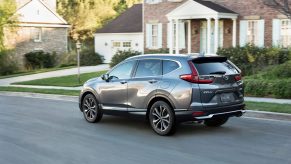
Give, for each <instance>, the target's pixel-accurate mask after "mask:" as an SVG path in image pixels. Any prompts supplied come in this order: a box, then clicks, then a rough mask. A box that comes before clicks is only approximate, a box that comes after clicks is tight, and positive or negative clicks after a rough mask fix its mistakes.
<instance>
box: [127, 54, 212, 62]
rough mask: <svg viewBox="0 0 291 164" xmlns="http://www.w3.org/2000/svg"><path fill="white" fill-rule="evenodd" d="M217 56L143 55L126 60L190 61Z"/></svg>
mask: <svg viewBox="0 0 291 164" xmlns="http://www.w3.org/2000/svg"><path fill="white" fill-rule="evenodd" d="M213 56H217V55H215V54H205V55H203V54H199V53H193V54H143V55H137V56H133V57H130V58H128V59H126V60H141V59H177V60H179V59H186V60H191V59H195V58H199V57H213Z"/></svg>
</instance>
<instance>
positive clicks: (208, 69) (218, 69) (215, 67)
mask: <svg viewBox="0 0 291 164" xmlns="http://www.w3.org/2000/svg"><path fill="white" fill-rule="evenodd" d="M193 63H194V65H195V67H196V69H197V71H198V73H199V75H210V74H226V75H231V74H238V73H239V71H238V70H237V69H236V68H235V67H234V66H233V65H232V64H230V63H228V62H227V61H226V62H215V61H213V62H211V61H210V62H199V63H195V61H194V62H193Z"/></svg>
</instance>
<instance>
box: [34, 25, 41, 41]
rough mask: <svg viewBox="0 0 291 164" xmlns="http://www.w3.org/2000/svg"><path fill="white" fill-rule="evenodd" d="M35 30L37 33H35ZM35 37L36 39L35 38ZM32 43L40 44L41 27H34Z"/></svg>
mask: <svg viewBox="0 0 291 164" xmlns="http://www.w3.org/2000/svg"><path fill="white" fill-rule="evenodd" d="M36 30H37V31H36ZM36 35H37V36H38V37H36ZM33 41H34V42H35V43H40V42H42V28H41V27H34V33H33Z"/></svg>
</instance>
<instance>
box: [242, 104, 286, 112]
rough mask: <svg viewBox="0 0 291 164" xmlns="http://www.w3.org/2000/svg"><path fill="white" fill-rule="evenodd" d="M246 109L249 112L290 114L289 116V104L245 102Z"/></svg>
mask: <svg viewBox="0 0 291 164" xmlns="http://www.w3.org/2000/svg"><path fill="white" fill-rule="evenodd" d="M246 105H247V106H246V108H247V109H249V110H258V111H268V112H278V113H290V114H291V104H275V103H265V102H249V101H247V102H246Z"/></svg>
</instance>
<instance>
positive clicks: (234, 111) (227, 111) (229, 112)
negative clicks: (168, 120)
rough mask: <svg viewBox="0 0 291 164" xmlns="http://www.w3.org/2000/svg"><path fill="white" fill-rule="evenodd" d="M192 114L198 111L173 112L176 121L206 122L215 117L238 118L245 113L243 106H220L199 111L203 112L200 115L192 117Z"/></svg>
mask: <svg viewBox="0 0 291 164" xmlns="http://www.w3.org/2000/svg"><path fill="white" fill-rule="evenodd" d="M194 112H198V110H195V109H192V110H189V111H181V112H178V111H177V112H175V114H176V119H177V121H197V120H207V119H211V118H215V117H240V116H242V115H243V114H244V113H245V112H246V111H245V104H244V103H241V104H236V105H230V106H222V107H216V108H207V109H203V110H199V112H203V114H202V115H199V116H193V113H194Z"/></svg>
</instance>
